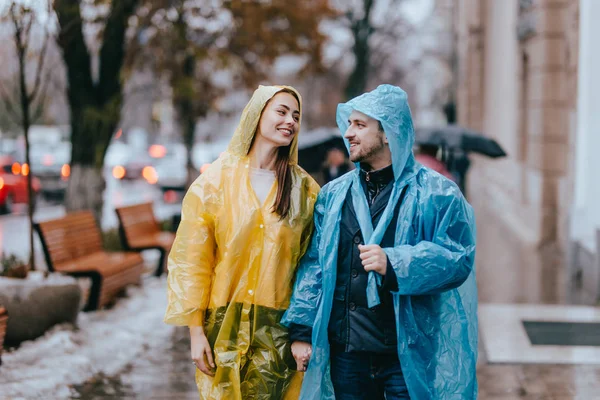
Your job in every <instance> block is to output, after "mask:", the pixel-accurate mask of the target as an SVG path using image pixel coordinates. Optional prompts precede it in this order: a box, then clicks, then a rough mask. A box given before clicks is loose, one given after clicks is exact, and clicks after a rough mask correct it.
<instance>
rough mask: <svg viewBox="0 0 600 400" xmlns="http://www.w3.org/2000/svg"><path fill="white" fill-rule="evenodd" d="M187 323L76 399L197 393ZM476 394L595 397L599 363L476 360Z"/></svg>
mask: <svg viewBox="0 0 600 400" xmlns="http://www.w3.org/2000/svg"><path fill="white" fill-rule="evenodd" d="M189 359H190V357H189V339H188V332H187V328H177V329H176V330H175V331H174V333H173V336H172V341H171V342H170V343H165V344H164V347H162V348H159V349H148V351H147V353H146V354H145V355H143V356H142V357H140V358H138V359H136V360H135V361H134V362H133V363H132V364H131V365H130V366H129V367H128V368H126V369H125V370H124V371H123V372H122V373H121V374H120V375H119V376H116V377H104V376H99V377H95V378H94V379H93V380H91V381H89V382H88V383H87V384H85V385H82V386H78V387H76V388H75V389H76V392H77V393H78V395H77V396H74V397H73V398H79V399H90V400H100V399H198V394H197V392H196V386H195V383H194V366H193V365H192V363H191V362H190V361H189ZM478 380H479V396H478V398H479V399H489V400H513V399H515V400H516V399H522V400H594V399H600V365H587V366H580V365H535V364H532V365H502V364H486V363H485V362H482V363H481V365H480V366H479V368H478Z"/></svg>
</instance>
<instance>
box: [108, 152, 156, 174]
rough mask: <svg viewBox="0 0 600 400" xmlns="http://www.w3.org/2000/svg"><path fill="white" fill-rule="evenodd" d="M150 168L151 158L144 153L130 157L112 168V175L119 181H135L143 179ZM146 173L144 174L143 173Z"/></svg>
mask: <svg viewBox="0 0 600 400" xmlns="http://www.w3.org/2000/svg"><path fill="white" fill-rule="evenodd" d="M151 166H152V158H151V157H150V156H149V155H148V154H146V153H137V154H134V155H130V156H129V157H128V158H127V160H123V162H122V163H121V164H117V165H115V166H114V167H113V168H112V175H113V177H114V178H115V179H119V180H135V179H142V178H144V174H146V175H147V174H148V171H149V168H147V167H151ZM144 171H146V172H144Z"/></svg>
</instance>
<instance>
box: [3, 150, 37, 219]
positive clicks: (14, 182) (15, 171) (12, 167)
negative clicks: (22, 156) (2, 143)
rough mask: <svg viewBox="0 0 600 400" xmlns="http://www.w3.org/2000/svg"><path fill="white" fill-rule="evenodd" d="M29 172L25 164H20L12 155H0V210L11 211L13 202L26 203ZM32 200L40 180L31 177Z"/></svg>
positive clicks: (35, 195)
mask: <svg viewBox="0 0 600 400" xmlns="http://www.w3.org/2000/svg"><path fill="white" fill-rule="evenodd" d="M29 173H30V171H29V166H28V165H27V164H21V163H19V162H17V161H16V159H15V158H14V157H11V156H7V155H1V156H0V211H2V212H3V213H11V212H13V207H14V205H15V204H26V203H27V202H28V201H29V196H28V191H27V175H28V174H29ZM31 185H32V189H33V191H34V200H35V199H36V197H37V194H38V193H39V191H40V181H39V179H37V178H36V177H33V178H32V182H31Z"/></svg>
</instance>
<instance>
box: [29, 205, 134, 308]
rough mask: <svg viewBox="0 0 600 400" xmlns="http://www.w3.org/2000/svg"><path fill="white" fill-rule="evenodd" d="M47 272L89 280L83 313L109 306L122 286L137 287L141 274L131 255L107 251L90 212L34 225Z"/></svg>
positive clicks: (81, 212) (78, 212) (80, 212)
mask: <svg viewBox="0 0 600 400" xmlns="http://www.w3.org/2000/svg"><path fill="white" fill-rule="evenodd" d="M35 229H36V230H37V231H38V233H39V235H40V239H41V242H42V247H43V249H44V254H45V256H46V262H47V264H48V269H49V270H50V271H56V272H62V273H65V274H67V275H71V276H75V277H89V278H91V280H92V287H91V289H90V296H89V299H88V302H87V304H86V306H85V309H84V310H85V311H88V310H96V309H98V308H101V307H104V306H105V305H107V304H109V303H110V302H111V301H112V300H113V299H114V298H115V297H116V296H117V295H118V294H119V292H121V291H122V290H123V289H124V288H125V286H127V285H129V284H139V283H140V278H141V275H142V273H143V271H144V262H143V259H142V257H141V256H140V255H139V254H138V253H135V252H107V251H104V249H103V248H102V239H101V236H100V229H99V228H98V226H97V225H96V220H95V218H94V215H93V214H92V213H91V212H90V211H77V212H73V213H69V214H68V215H67V216H66V217H63V218H58V219H54V220H51V221H45V222H40V223H38V224H35Z"/></svg>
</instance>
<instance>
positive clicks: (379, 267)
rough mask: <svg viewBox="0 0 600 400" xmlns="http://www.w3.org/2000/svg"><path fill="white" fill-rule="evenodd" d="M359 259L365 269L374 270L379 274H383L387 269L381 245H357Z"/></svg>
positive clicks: (385, 256) (385, 257)
mask: <svg viewBox="0 0 600 400" xmlns="http://www.w3.org/2000/svg"><path fill="white" fill-rule="evenodd" d="M358 250H359V251H360V259H361V260H362V265H363V267H365V271H367V272H369V271H375V272H377V273H378V274H379V275H381V276H385V271H386V270H387V255H386V254H385V252H384V251H383V249H382V248H381V247H379V246H378V245H376V244H369V245H359V246H358Z"/></svg>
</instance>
